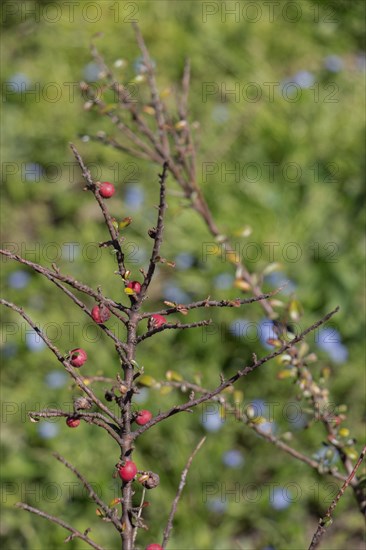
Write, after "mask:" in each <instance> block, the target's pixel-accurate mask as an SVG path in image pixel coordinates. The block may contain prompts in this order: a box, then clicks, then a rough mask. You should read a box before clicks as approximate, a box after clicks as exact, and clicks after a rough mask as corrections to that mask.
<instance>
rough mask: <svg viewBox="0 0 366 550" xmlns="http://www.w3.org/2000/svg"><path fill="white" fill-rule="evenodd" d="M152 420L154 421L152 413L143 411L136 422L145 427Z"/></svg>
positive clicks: (139, 413)
mask: <svg viewBox="0 0 366 550" xmlns="http://www.w3.org/2000/svg"><path fill="white" fill-rule="evenodd" d="M151 419H152V413H151V412H150V411H147V410H142V411H139V412H138V414H137V416H136V419H135V422H136V424H138V425H139V426H145V424H147V423H148V422H149V421H150V420H151Z"/></svg>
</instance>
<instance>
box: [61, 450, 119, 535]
mask: <svg viewBox="0 0 366 550" xmlns="http://www.w3.org/2000/svg"><path fill="white" fill-rule="evenodd" d="M53 456H54V457H55V458H57V460H58V461H59V462H61V463H62V464H64V465H65V466H66V468H68V469H69V470H71V471H72V472H73V473H74V474H75V475H76V477H77V478H78V479H79V480H80V481H81V483H82V484H83V485H84V487H85V488H86V490H87V491H88V494H89V498H91V499H92V500H94V502H95V503H96V504H97V505H98V506H100V508H101V509H102V510H103V512H104V513H105V515H106V517H107V518H108V519H110V521H111V522H112V523H113V525H114V527H115V528H116V529H117V531H118V532H119V533H122V532H123V529H122V525H121V523H120V521H119V519H118V517H117V514H116V510H114V509H112V508H109V506H107V504H106V503H105V502H104V501H103V500H102V499H101V498H99V496H98V495H97V493H96V492H95V491H94V489H93V487H92V486H91V485H90V483H89V482H88V481H87V480H86V479H85V477H84V476H83V475H82V474H81V473H80V472H79V471H78V470H77V469H76V468H75V466H73V465H72V464H71V463H70V462H68V461H67V460H66V458H64V457H63V456H61V455H60V454H58V453H53Z"/></svg>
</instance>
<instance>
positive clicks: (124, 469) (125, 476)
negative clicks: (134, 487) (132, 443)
mask: <svg viewBox="0 0 366 550" xmlns="http://www.w3.org/2000/svg"><path fill="white" fill-rule="evenodd" d="M118 473H119V477H120V478H121V479H122V480H123V481H131V479H133V478H134V477H135V475H136V474H137V467H136V464H135V463H134V462H132V461H131V460H127V462H125V464H124V466H120V468H119V469H118Z"/></svg>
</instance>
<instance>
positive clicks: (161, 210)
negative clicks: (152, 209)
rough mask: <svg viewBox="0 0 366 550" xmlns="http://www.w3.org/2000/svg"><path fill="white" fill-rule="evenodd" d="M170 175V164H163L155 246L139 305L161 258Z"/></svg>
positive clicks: (139, 297) (137, 302)
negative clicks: (166, 190) (168, 177)
mask: <svg viewBox="0 0 366 550" xmlns="http://www.w3.org/2000/svg"><path fill="white" fill-rule="evenodd" d="M167 175H168V165H167V164H166V163H164V166H163V172H162V173H161V174H160V175H159V178H160V201H159V209H158V220H157V225H156V228H155V229H154V246H153V249H152V252H151V258H150V262H149V268H148V270H147V273H146V276H145V278H144V282H143V284H142V286H141V291H140V294H139V296H138V299H137V300H136V304H137V306H138V305H139V304H141V302H142V300H143V298H144V296H145V293H146V290H147V289H148V287H149V285H150V283H151V279H152V277H153V275H154V272H155V267H156V263H157V262H158V258H159V252H160V247H161V244H162V241H163V230H164V213H165V210H166V207H167V204H166V200H165V182H166V178H167Z"/></svg>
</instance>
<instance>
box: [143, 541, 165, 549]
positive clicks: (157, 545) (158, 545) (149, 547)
mask: <svg viewBox="0 0 366 550" xmlns="http://www.w3.org/2000/svg"><path fill="white" fill-rule="evenodd" d="M145 550H163V547H162V546H160V544H158V543H157V542H154V543H153V544H149V546H146V548H145Z"/></svg>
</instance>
